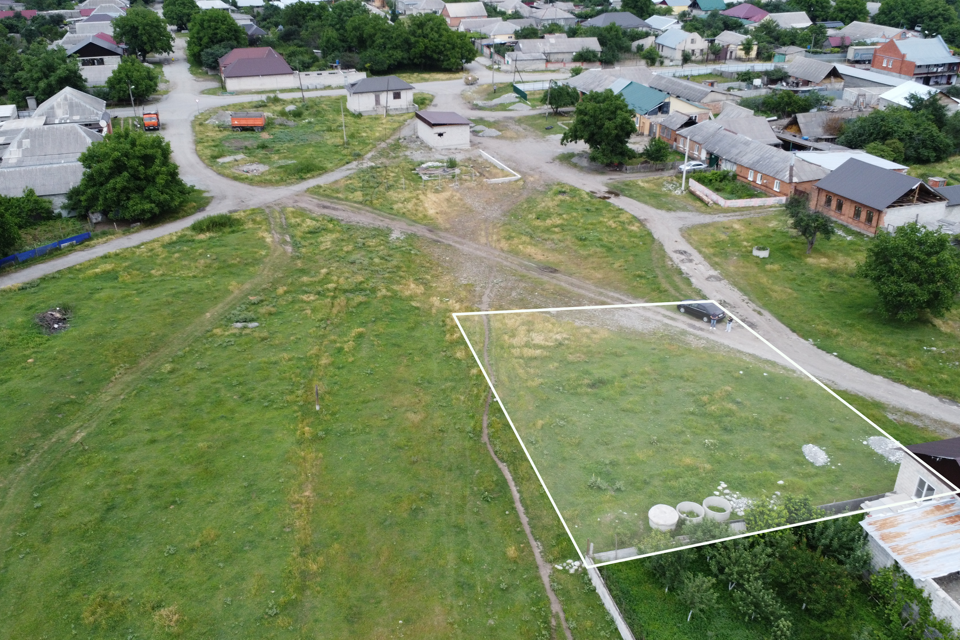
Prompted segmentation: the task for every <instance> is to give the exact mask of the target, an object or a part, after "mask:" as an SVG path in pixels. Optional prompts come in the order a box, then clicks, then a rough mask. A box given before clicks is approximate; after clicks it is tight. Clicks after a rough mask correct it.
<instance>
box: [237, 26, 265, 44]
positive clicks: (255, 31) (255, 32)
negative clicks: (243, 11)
mask: <svg viewBox="0 0 960 640" xmlns="http://www.w3.org/2000/svg"><path fill="white" fill-rule="evenodd" d="M240 26H241V27H243V30H244V31H246V32H247V43H248V44H256V43H257V42H259V41H260V38H262V37H263V36H265V35H267V32H266V31H264V30H263V29H261V28H260V27H258V26H257V25H255V24H254V23H253V22H247V23H244V24H242V25H240Z"/></svg>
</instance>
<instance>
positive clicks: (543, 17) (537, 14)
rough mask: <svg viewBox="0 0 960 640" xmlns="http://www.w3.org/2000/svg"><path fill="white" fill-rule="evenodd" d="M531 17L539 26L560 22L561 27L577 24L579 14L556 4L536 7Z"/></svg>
mask: <svg viewBox="0 0 960 640" xmlns="http://www.w3.org/2000/svg"><path fill="white" fill-rule="evenodd" d="M529 17H530V18H531V19H532V20H533V22H534V24H536V26H537V27H538V28H540V27H545V26H547V25H548V24H558V25H560V26H561V27H575V26H577V16H575V15H573V14H572V13H569V12H567V11H564V10H563V9H560V8H558V7H554V6H549V7H544V8H543V9H536V10H534V11H533V12H531V13H530V16H529Z"/></svg>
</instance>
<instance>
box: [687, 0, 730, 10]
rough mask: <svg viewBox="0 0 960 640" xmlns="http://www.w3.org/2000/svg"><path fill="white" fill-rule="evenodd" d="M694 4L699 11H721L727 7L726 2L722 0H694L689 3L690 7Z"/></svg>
mask: <svg viewBox="0 0 960 640" xmlns="http://www.w3.org/2000/svg"><path fill="white" fill-rule="evenodd" d="M694 5H696V6H697V8H699V9H700V10H701V11H723V10H724V9H726V8H727V3H726V2H724V1H723V0H694V1H693V2H691V3H690V8H693V6H694Z"/></svg>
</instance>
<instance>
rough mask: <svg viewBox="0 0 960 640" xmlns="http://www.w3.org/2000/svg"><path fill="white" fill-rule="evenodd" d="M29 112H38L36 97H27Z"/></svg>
mask: <svg viewBox="0 0 960 640" xmlns="http://www.w3.org/2000/svg"><path fill="white" fill-rule="evenodd" d="M27 110H29V111H36V110H37V98H36V96H27Z"/></svg>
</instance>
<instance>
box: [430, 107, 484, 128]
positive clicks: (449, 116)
mask: <svg viewBox="0 0 960 640" xmlns="http://www.w3.org/2000/svg"><path fill="white" fill-rule="evenodd" d="M417 118H418V119H419V120H423V121H424V122H426V123H427V124H428V125H430V126H431V127H448V126H451V125H458V124H462V125H467V126H470V125H471V124H473V123H472V122H470V121H469V120H467V119H466V118H464V117H463V116H462V115H460V114H459V113H455V112H453V111H417Z"/></svg>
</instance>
